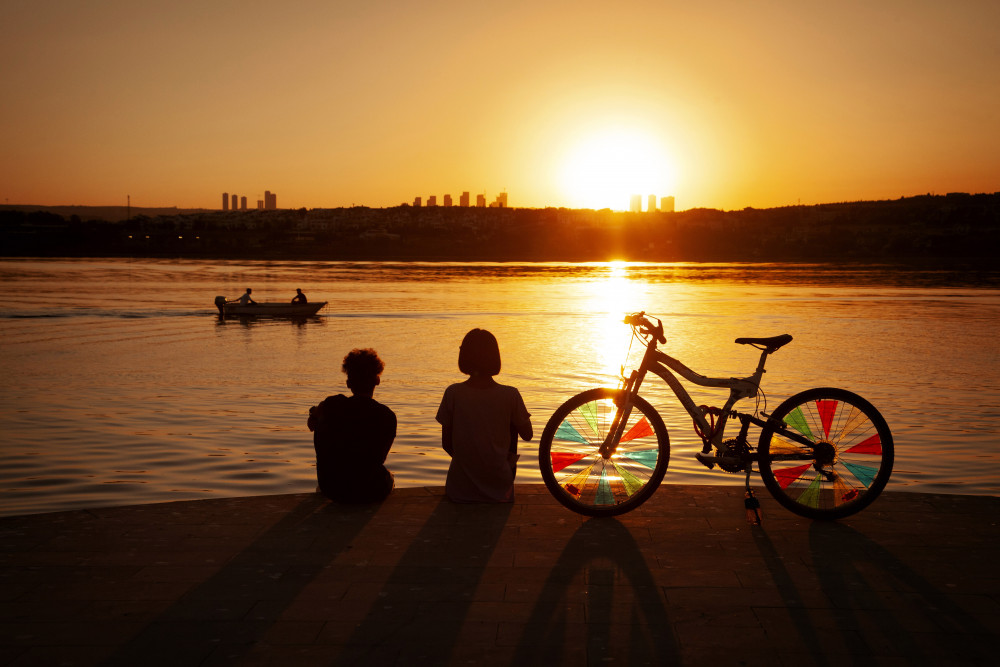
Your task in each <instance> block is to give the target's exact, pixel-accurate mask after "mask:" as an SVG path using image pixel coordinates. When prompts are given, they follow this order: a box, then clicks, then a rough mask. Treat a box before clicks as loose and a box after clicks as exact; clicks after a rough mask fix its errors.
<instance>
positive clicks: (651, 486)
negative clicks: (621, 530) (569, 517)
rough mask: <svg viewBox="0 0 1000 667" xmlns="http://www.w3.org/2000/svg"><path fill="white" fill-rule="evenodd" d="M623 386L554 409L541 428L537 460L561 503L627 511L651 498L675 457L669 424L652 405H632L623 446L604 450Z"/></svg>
mask: <svg viewBox="0 0 1000 667" xmlns="http://www.w3.org/2000/svg"><path fill="white" fill-rule="evenodd" d="M620 394H621V390H619V389H591V390H590V391H585V392H583V393H582V394H577V395H576V396H574V397H573V398H571V399H569V400H568V401H566V402H565V403H563V405H562V406H561V407H560V408H559V409H558V410H556V411H555V414H553V415H552V417H551V418H550V419H549V421H548V423H547V424H546V425H545V430H544V431H543V432H542V439H541V441H540V442H539V445H538V463H539V467H540V468H541V471H542V479H543V480H545V486H546V487H548V489H549V491H550V492H551V493H552V495H553V496H555V498H556V500H558V501H559V502H560V503H562V504H563V505H565V506H566V507H568V508H569V509H571V510H573V511H574V512H579V513H580V514H586V515H587V516H613V515H616V514H624V513H625V512H628V511H630V510H633V509H635V508H636V507H638V506H639V505H641V504H643V503H644V502H646V501H647V500H648V499H649V497H650V496H652V495H653V492H654V491H656V487H658V486H659V485H660V482H661V481H662V480H663V474H664V473H665V472H666V471H667V462H668V461H669V459H670V442H669V440H668V438H667V427H666V426H664V425H663V420H662V419H660V415H659V414H657V412H656V410H654V409H653V406H651V405H650V404H649V403H647V402H646V401H645V400H643V399H642V398H639V397H638V396H636V397H635V399H634V401H633V403H632V412H631V414H630V415H629V418H628V421H627V422H626V424H625V428H624V429H623V430H622V437H621V440H620V441H619V443H618V447H617V449H616V450H615V452H614V454H612V455H611V456H610V457H609V458H604V456H602V455H601V452H600V448H601V445H602V444H604V439H605V438H606V437H607V435H608V431H609V430H610V428H611V424H612V422H613V421H614V418H615V412H616V410H617V407H616V406H615V398H616V397H617V396H619V395H620Z"/></svg>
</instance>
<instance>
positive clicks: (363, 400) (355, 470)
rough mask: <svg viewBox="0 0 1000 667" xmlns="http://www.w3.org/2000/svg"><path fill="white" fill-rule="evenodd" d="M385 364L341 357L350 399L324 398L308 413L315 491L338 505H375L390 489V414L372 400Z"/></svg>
mask: <svg viewBox="0 0 1000 667" xmlns="http://www.w3.org/2000/svg"><path fill="white" fill-rule="evenodd" d="M384 369H385V364H384V363H383V362H382V360H381V359H379V356H378V353H377V352H375V350H372V349H365V350H359V349H354V350H351V351H350V352H348V353H347V356H346V357H344V362H343V364H342V366H341V370H343V372H344V373H346V374H347V387H348V388H349V389H350V390H351V394H352V395H351V396H350V397H348V396H344V395H343V394H337V395H336V396H329V397H327V398H325V399H324V400H323V402H322V403H320V404H319V405H316V406H313V407H311V408H309V420H308V421H307V426H308V427H309V430H310V431H313V446H314V447H315V449H316V479H317V481H318V482H319V491H320V493H322V494H323V495H324V496H326V497H327V498H329V499H330V500H335V501H337V502H341V503H377V502H381V501H383V500H385V498H386V497H387V496H388V495H389V493H390V492H391V491H392V487H393V484H394V480H393V476H392V473H391V472H389V470H388V469H387V468H386V467H385V457H386V456H388V454H389V449H390V448H391V447H392V441H393V440H394V439H395V438H396V414H395V413H394V412H393V411H392V410H390V409H389V408H387V407H386V406H384V405H382V404H381V403H379V402H378V401H376V400H375V399H374V398H372V396H373V395H374V393H375V387H377V386H378V385H379V384H380V383H381V381H382V379H381V377H380V376H381V375H382V371H383V370H384Z"/></svg>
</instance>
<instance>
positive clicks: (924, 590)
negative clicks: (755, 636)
mask: <svg viewBox="0 0 1000 667" xmlns="http://www.w3.org/2000/svg"><path fill="white" fill-rule="evenodd" d="M809 546H810V549H811V551H812V558H813V563H814V565H815V567H816V574H817V576H818V578H819V581H820V586H821V588H822V589H823V592H824V593H825V594H826V596H827V597H828V598H829V599H830V601H831V603H833V606H834V609H835V610H836V612H837V613H836V614H835V623H836V624H837V627H838V629H839V632H840V634H841V636H842V637H844V638H845V643H847V642H848V641H850V642H852V643H853V644H854V645H853V646H849V648H850V649H851V651H852V652H853V653H855V654H856V655H881V656H886V657H887V658H889V657H894V656H899V657H901V658H903V659H905V660H906V661H908V662H909V663H910V664H945V663H947V664H953V663H955V662H962V663H963V664H967V663H968V662H969V661H972V662H975V663H982V664H988V663H989V662H992V661H994V660H996V651H995V644H996V636H995V635H993V634H991V633H990V631H989V630H988V629H987V628H985V627H984V626H983V625H982V624H981V623H980V622H979V621H978V620H976V618H974V617H973V616H972V615H970V614H968V613H966V612H965V611H964V610H963V609H962V608H961V607H959V606H958V605H957V604H956V603H955V602H954V601H953V600H951V599H950V598H949V596H948V595H946V594H945V593H943V592H941V591H939V590H938V589H936V588H935V587H934V586H932V585H931V584H930V582H928V581H927V580H926V579H924V578H923V577H921V576H920V575H919V574H917V573H916V572H914V571H913V570H912V569H911V568H910V567H909V566H907V565H906V564H905V563H903V562H902V561H900V560H899V558H897V557H896V556H894V555H893V554H892V553H891V552H890V551H889V550H888V549H886V548H885V547H883V546H881V545H880V544H878V543H877V542H875V541H873V540H872V539H871V538H869V537H867V536H865V535H863V534H861V533H859V532H857V531H856V530H854V529H853V528H850V527H849V526H845V525H843V524H840V523H824V522H814V523H813V524H812V526H810V528H809ZM991 557H992V554H991Z"/></svg>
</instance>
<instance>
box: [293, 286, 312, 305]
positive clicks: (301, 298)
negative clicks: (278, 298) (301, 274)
mask: <svg viewBox="0 0 1000 667" xmlns="http://www.w3.org/2000/svg"><path fill="white" fill-rule="evenodd" d="M292 303H309V299H307V298H306V295H305V294H303V293H302V290H301V289H296V290H295V296H293V297H292Z"/></svg>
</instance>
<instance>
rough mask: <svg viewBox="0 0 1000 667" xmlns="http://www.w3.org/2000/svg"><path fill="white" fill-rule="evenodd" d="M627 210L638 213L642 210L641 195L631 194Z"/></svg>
mask: <svg viewBox="0 0 1000 667" xmlns="http://www.w3.org/2000/svg"><path fill="white" fill-rule="evenodd" d="M628 210H629V211H631V212H632V213H639V212H640V211H642V195H632V198H631V201H629V206H628Z"/></svg>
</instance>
